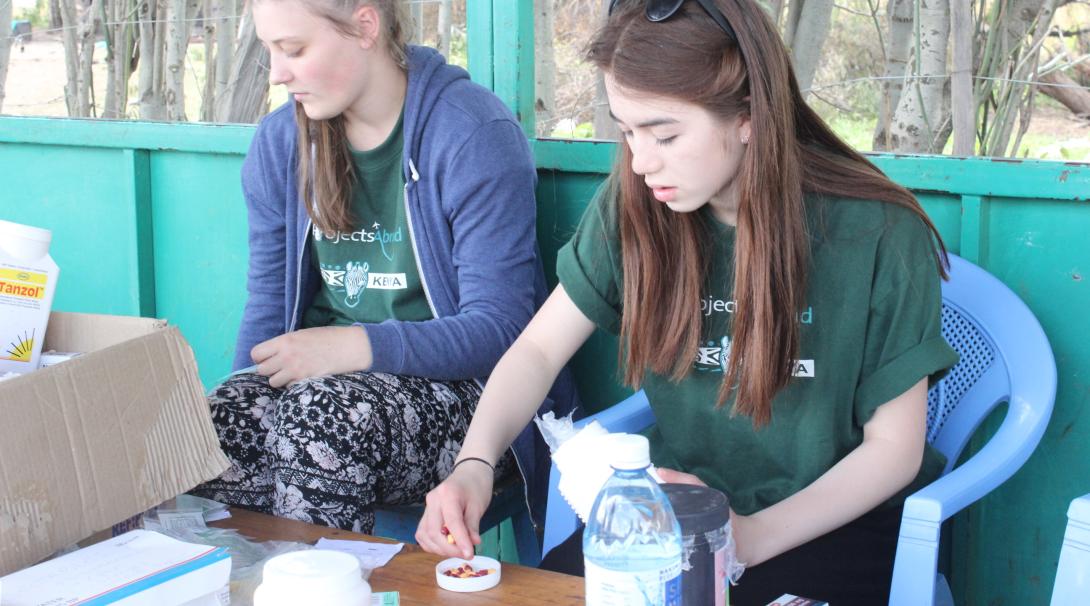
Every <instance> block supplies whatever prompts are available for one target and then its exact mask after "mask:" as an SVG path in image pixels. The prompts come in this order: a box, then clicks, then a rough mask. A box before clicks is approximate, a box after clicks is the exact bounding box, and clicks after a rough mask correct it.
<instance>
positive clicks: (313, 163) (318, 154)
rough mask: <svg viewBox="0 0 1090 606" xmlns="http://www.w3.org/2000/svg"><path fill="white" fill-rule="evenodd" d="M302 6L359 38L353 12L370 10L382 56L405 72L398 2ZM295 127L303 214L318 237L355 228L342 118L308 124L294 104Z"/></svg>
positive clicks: (339, 0) (349, 0)
mask: <svg viewBox="0 0 1090 606" xmlns="http://www.w3.org/2000/svg"><path fill="white" fill-rule="evenodd" d="M265 1H267V2H268V1H277V0H265ZM303 4H304V5H305V6H306V7H307V8H308V9H309V10H311V11H313V12H314V13H315V14H316V15H318V16H320V17H324V18H326V19H328V20H329V21H330V22H331V23H333V25H334V27H336V28H337V29H338V30H339V31H340V33H341V34H343V35H345V36H358V35H359V31H358V29H357V27H356V25H355V23H353V22H352V14H353V13H354V12H355V11H356V9H357V8H359V7H360V6H363V5H371V6H374V7H375V8H376V9H377V10H378V11H379V15H380V16H381V20H382V24H383V25H384V28H383V31H382V33H380V34H379V35H380V36H381V37H382V40H383V42H384V43H385V45H386V51H387V52H388V53H389V54H390V56H391V57H393V59H394V61H395V62H397V64H398V65H399V66H401V68H402V69H404V70H407V69H408V58H407V56H406V44H407V38H406V36H407V33H406V28H405V27H404V23H405V21H404V18H403V14H402V9H401V4H402V3H401V2H399V1H398V0H303ZM295 123H296V125H297V126H298V130H299V133H298V148H297V150H296V153H297V154H298V156H299V160H298V170H297V176H296V179H297V181H298V184H299V197H300V199H301V200H303V204H305V205H306V209H307V214H309V215H310V219H311V221H313V222H314V224H315V225H317V226H318V228H319V229H321V230H322V231H323V232H326V233H329V234H332V233H336V232H338V231H343V232H347V231H352V230H353V229H355V227H356V226H355V218H354V217H353V216H352V212H351V203H352V190H353V189H354V188H355V187H356V171H355V170H354V168H353V166H352V153H351V151H350V150H349V147H348V137H347V136H346V134H345V129H344V118H343V117H342V116H340V115H337V116H333V117H332V118H329V119H328V120H312V119H310V118H309V117H307V115H306V112H304V111H303V106H302V105H299V104H296V105H295Z"/></svg>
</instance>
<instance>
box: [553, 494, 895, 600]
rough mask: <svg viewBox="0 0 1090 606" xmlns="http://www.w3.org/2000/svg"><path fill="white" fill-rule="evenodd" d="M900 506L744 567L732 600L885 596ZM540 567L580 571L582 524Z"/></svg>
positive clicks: (733, 588) (866, 516)
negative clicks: (785, 595)
mask: <svg viewBox="0 0 1090 606" xmlns="http://www.w3.org/2000/svg"><path fill="white" fill-rule="evenodd" d="M900 525H901V508H900V507H894V508H884V509H882V508H880V509H875V510H874V511H871V512H870V513H867V514H866V515H864V516H863V517H861V518H859V519H857V520H855V521H854V522H851V523H850V524H848V525H846V526H843V527H841V528H838V529H837V530H834V531H832V532H830V533H828V534H826V535H824V536H821V537H818V538H816V539H814V540H813V541H810V542H809V543H806V544H804V545H800V546H799V547H796V548H795V549H792V550H791V551H788V552H786V553H783V554H780V555H778V556H776V557H775V558H772V559H771V560H768V561H767V562H764V563H763V564H760V565H758V566H754V567H752V568H747V569H746V571H745V572H744V573H743V574H742V578H741V579H740V580H739V581H738V585H735V586H734V587H731V588H730V603H731V604H732V606H765V605H766V604H768V603H769V602H771V601H772V600H775V599H776V598H778V597H780V596H781V595H783V594H785V593H791V594H794V595H797V596H802V597H806V598H815V599H820V600H824V601H826V602H829V603H830V604H833V605H834V606H881V605H883V604H886V603H888V602H889V586H890V582H891V581H892V580H893V559H894V556H895V555H896V553H897V533H898V530H899V529H900ZM541 567H542V568H545V569H548V570H554V571H556V572H563V573H566V574H574V575H578V576H583V530H582V529H580V530H577V531H576V532H575V534H573V535H572V536H571V537H569V538H568V539H567V540H566V541H564V542H563V543H561V544H560V545H557V546H556V547H554V548H553V550H552V551H550V552H549V553H548V554H547V555H546V556H545V559H543V560H542V561H541Z"/></svg>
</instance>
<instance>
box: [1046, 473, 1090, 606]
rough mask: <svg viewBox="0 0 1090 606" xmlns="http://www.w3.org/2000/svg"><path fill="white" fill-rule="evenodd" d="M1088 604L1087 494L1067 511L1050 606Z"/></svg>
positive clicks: (1089, 503)
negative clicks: (1065, 527) (1065, 526)
mask: <svg viewBox="0 0 1090 606" xmlns="http://www.w3.org/2000/svg"><path fill="white" fill-rule="evenodd" d="M1088 601H1090V494H1087V495H1083V496H1081V497H1079V498H1077V499H1075V500H1074V501H1071V506H1070V507H1068V508H1067V530H1066V531H1065V532H1064V543H1063V547H1062V548H1061V549H1060V562H1059V564H1058V565H1057V566H1056V582H1055V584H1053V586H1052V606H1083V605H1084V604H1086V603H1087V602H1088Z"/></svg>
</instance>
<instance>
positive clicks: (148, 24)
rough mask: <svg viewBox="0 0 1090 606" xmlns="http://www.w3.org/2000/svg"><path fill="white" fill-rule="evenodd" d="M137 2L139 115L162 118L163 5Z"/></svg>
mask: <svg viewBox="0 0 1090 606" xmlns="http://www.w3.org/2000/svg"><path fill="white" fill-rule="evenodd" d="M138 1H139V2H140V4H139V9H138V14H139V28H140V63H139V65H138V66H137V68H138V78H137V81H138V87H139V90H138V97H137V98H138V100H139V103H140V119H142V120H165V119H166V115H167V109H166V101H165V100H164V99H163V70H162V63H161V61H162V56H163V50H162V49H163V34H162V32H163V30H162V23H161V21H162V16H163V7H162V5H161V4H160V3H159V0H138Z"/></svg>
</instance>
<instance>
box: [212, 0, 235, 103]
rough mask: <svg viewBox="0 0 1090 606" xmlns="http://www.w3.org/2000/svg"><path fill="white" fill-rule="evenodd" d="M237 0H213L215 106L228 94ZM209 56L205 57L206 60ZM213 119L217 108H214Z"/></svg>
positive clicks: (213, 97)
mask: <svg viewBox="0 0 1090 606" xmlns="http://www.w3.org/2000/svg"><path fill="white" fill-rule="evenodd" d="M239 10H240V5H239V3H238V2H237V1H236V0H213V2H212V13H213V14H214V15H215V24H216V90H215V92H214V93H213V95H212V99H213V101H214V102H215V103H214V105H213V108H215V107H218V106H219V100H220V97H222V96H224V95H226V94H227V92H226V91H227V84H228V78H230V77H231V59H233V58H234V56H235V38H236V37H237V36H238V16H237V15H238V11H239ZM207 60H208V58H207V57H205V61H207ZM212 119H213V120H214V119H215V110H213V118H212Z"/></svg>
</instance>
